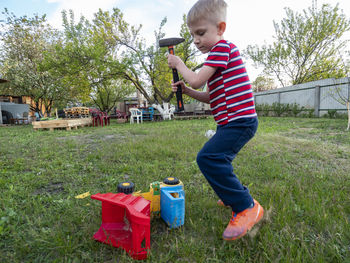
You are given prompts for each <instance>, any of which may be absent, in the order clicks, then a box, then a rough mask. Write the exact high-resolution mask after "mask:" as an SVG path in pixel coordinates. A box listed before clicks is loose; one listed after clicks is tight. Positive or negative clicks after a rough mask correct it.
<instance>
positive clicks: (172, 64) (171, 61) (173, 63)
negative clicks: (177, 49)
mask: <svg viewBox="0 0 350 263" xmlns="http://www.w3.org/2000/svg"><path fill="white" fill-rule="evenodd" d="M180 63H182V60H181V58H179V57H178V56H174V55H172V54H169V55H168V65H169V68H177V66H178V65H179V64H180Z"/></svg>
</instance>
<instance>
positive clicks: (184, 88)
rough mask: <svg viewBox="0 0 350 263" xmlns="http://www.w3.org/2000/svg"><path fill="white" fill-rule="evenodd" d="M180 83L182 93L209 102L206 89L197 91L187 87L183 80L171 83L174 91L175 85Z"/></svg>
mask: <svg viewBox="0 0 350 263" xmlns="http://www.w3.org/2000/svg"><path fill="white" fill-rule="evenodd" d="M178 85H181V89H182V93H184V94H186V95H188V96H190V97H192V98H194V99H196V100H198V101H200V102H204V103H210V97H209V92H208V91H199V90H194V89H192V88H189V87H187V86H186V85H185V83H184V82H183V81H178V82H176V83H172V87H173V91H174V92H176V90H177V86H178Z"/></svg>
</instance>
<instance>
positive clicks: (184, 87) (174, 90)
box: [171, 80, 188, 94]
mask: <svg viewBox="0 0 350 263" xmlns="http://www.w3.org/2000/svg"><path fill="white" fill-rule="evenodd" d="M178 85H181V89H182V93H183V94H187V91H188V87H186V85H185V83H184V82H183V81H182V80H180V81H178V82H176V83H174V82H173V81H171V86H172V88H173V92H176V91H177V86H178Z"/></svg>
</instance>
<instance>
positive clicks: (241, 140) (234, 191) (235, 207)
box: [197, 118, 258, 213]
mask: <svg viewBox="0 0 350 263" xmlns="http://www.w3.org/2000/svg"><path fill="white" fill-rule="evenodd" d="M257 128H258V119H257V118H242V119H238V120H235V121H233V122H230V123H228V124H225V125H218V126H217V130H216V134H215V135H214V136H213V137H212V138H211V139H210V140H209V141H208V142H207V143H206V144H205V145H204V146H203V148H202V149H201V150H200V151H199V153H198V155H197V163H198V166H199V169H200V170H201V172H202V173H203V175H204V176H205V178H206V179H207V181H208V182H209V184H210V185H211V187H212V188H213V189H214V191H215V193H216V194H217V195H218V196H219V198H220V199H221V200H222V201H223V202H224V204H225V205H229V206H231V207H232V211H234V212H236V213H239V212H241V211H243V210H244V209H246V208H248V207H249V206H251V204H252V203H253V198H252V197H251V195H250V194H249V190H248V188H246V187H245V186H243V185H242V184H241V182H240V181H239V180H238V178H237V177H236V175H235V174H234V172H233V166H232V161H233V159H234V158H235V157H236V155H237V153H238V152H239V151H240V150H241V149H242V147H243V146H244V145H245V144H246V143H247V142H248V141H249V140H250V139H251V138H253V136H254V134H255V132H256V130H257Z"/></svg>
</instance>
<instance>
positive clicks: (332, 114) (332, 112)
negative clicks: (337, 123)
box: [327, 110, 337, 119]
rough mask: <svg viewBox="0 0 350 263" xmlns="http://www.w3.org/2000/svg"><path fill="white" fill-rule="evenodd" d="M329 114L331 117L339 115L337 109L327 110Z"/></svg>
mask: <svg viewBox="0 0 350 263" xmlns="http://www.w3.org/2000/svg"><path fill="white" fill-rule="evenodd" d="M327 115H328V117H329V118H331V119H334V118H336V117H337V116H336V115H337V110H327Z"/></svg>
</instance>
